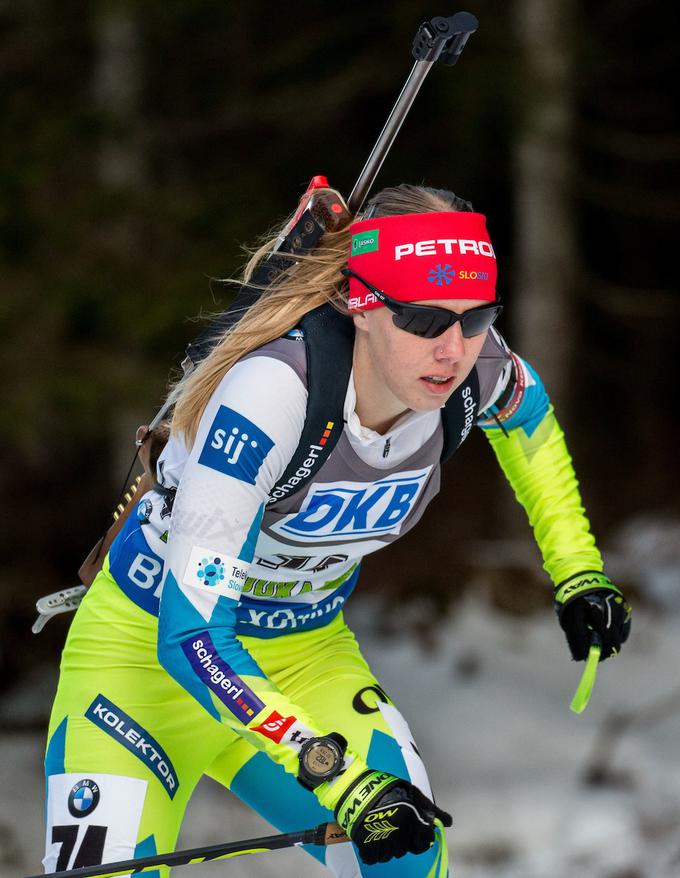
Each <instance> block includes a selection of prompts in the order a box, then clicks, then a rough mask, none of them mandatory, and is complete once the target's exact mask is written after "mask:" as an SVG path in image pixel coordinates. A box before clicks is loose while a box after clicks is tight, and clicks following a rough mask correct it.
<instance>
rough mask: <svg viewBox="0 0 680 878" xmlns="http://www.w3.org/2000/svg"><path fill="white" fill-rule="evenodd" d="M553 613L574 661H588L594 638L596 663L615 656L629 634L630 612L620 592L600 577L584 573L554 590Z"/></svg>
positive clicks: (572, 577) (606, 579)
mask: <svg viewBox="0 0 680 878" xmlns="http://www.w3.org/2000/svg"><path fill="white" fill-rule="evenodd" d="M555 612H556V613H557V618H558V619H559V621H560V625H561V626H562V628H563V630H564V633H565V634H566V635H567V642H568V643H569V649H570V650H571V654H572V656H573V658H574V659H576V661H583V660H585V659H586V658H588V652H589V651H590V646H591V644H592V642H593V635H594V634H595V635H597V638H599V642H600V643H601V644H602V652H601V654H600V661H601V662H602V661H604V660H605V659H606V658H609V656H611V655H617V654H618V653H619V652H620V650H621V644H622V643H625V642H626V640H628V635H629V634H630V617H631V612H632V610H631V608H630V605H629V604H628V602H627V601H626V599H625V598H624V596H623V594H622V593H621V590H620V589H618V588H617V587H616V586H615V585H614V583H613V582H612V581H611V579H609V578H608V577H607V576H605V575H604V573H596V572H591V571H587V572H585V573H578V574H576V576H571V577H570V578H569V579H567V580H565V581H564V582H561V583H560V584H559V585H558V586H556V588H555Z"/></svg>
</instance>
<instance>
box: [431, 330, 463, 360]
mask: <svg viewBox="0 0 680 878" xmlns="http://www.w3.org/2000/svg"><path fill="white" fill-rule="evenodd" d="M435 340H436V341H437V342H438V344H437V347H436V348H435V352H434V355H435V358H436V359H438V360H460V359H462V357H463V355H464V354H465V339H464V338H463V330H462V329H461V327H460V323H454V324H453V326H449V328H448V329H447V330H446V332H443V333H442V334H441V335H440V336H439V337H438V338H437V339H435Z"/></svg>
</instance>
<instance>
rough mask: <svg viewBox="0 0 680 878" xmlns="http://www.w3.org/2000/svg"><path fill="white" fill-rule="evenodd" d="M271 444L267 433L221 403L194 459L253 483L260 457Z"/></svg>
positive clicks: (268, 450)
mask: <svg viewBox="0 0 680 878" xmlns="http://www.w3.org/2000/svg"><path fill="white" fill-rule="evenodd" d="M273 447H274V443H273V442H272V440H271V439H270V438H269V436H267V434H266V433H263V432H262V430H260V428H259V427H257V426H256V425H255V424H253V422H252V421H249V420H248V418H245V417H243V415H241V414H239V413H238V412H235V411H234V410H233V409H230V408H228V407H227V406H225V405H221V406H220V408H219V410H218V412H217V414H216V415H215V420H214V421H213V422H212V425H211V427H210V431H209V432H208V438H207V439H206V443H205V445H204V446H203V450H202V451H201V454H200V457H199V458H198V462H199V463H201V464H203V466H207V467H210V469H216V470H219V472H221V473H224V474H225V475H227V476H232V477H233V478H235V479H239V481H241V482H247V483H248V484H249V485H254V484H255V479H256V478H257V474H258V472H259V470H260V467H261V466H262V461H263V460H264V459H265V457H266V456H267V455H268V454H269V452H270V451H271V449H272V448H273Z"/></svg>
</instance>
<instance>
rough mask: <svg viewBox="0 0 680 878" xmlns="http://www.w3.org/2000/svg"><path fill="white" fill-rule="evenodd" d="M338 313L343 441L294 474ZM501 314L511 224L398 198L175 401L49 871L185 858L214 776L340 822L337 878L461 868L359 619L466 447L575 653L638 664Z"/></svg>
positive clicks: (250, 315)
mask: <svg viewBox="0 0 680 878" xmlns="http://www.w3.org/2000/svg"><path fill="white" fill-rule="evenodd" d="M272 246H273V241H272V242H271V243H270V245H269V246H268V247H267V246H265V247H264V248H262V249H261V250H260V251H259V252H258V253H257V254H256V255H255V257H254V258H253V260H252V262H251V265H250V266H249V268H248V270H247V271H246V277H248V276H249V274H250V273H252V270H253V268H254V265H255V264H257V263H258V260H261V259H262V258H263V256H264V255H265V254H266V253H267V252H269V251H270V250H271V248H272ZM322 305H325V306H326V308H327V309H328V310H329V311H330V309H331V308H332V307H333V306H335V309H336V310H335V311H332V312H331V313H333V314H336V313H337V311H338V309H339V310H340V311H341V312H342V313H343V314H344V315H346V316H344V317H341V318H340V317H338V318H337V321H339V322H340V323H342V325H343V326H344V331H346V332H347V331H349V332H350V333H352V332H353V334H354V339H353V342H352V343H351V345H350V348H349V354H348V357H347V359H348V364H347V365H348V371H347V373H346V374H348V375H349V380H348V381H346V379H344V378H343V379H338V380H342V381H343V382H344V383H345V385H346V386H344V387H342V388H341V391H342V395H343V398H344V408H343V414H342V418H341V419H340V420H341V423H340V424H337V423H335V422H333V421H332V420H329V421H328V423H326V424H324V429H322V430H321V432H320V435H319V436H318V439H317V440H316V441H314V442H312V443H310V445H309V451H308V453H307V457H306V458H305V459H304V460H302V463H301V465H300V467H299V468H298V469H297V470H296V473H295V474H294V475H293V476H291V477H286V479H283V481H282V476H283V475H284V473H285V472H286V469H287V466H288V464H289V461H290V459H291V457H292V456H293V455H294V452H295V451H296V448H297V447H298V442H299V439H300V436H301V433H302V431H303V427H304V425H305V420H306V417H308V411H307V403H308V386H309V387H311V384H310V383H309V382H310V381H311V380H313V377H314V376H311V375H309V374H308V371H307V359H306V355H305V352H306V341H305V338H304V333H303V332H302V331H301V330H299V329H296V327H297V326H298V325H299V323H300V320H301V318H303V317H304V315H306V314H307V313H308V312H310V311H312V309H316V308H319V307H320V306H322ZM499 311H500V306H499V305H498V299H497V296H496V260H495V256H494V251H493V248H492V245H491V242H490V240H489V237H488V234H487V230H486V225H485V218H484V217H483V216H482V215H481V214H478V213H474V212H473V211H472V209H471V207H470V205H469V204H468V203H467V202H463V201H461V200H460V199H458V198H457V197H456V196H454V195H453V194H452V193H451V192H448V191H445V190H434V189H429V188H425V187H416V186H407V185H402V186H399V187H396V188H391V189H385V190H384V191H382V192H380V193H379V194H378V195H377V196H376V197H375V198H373V199H372V201H371V202H370V203H369V206H368V208H367V210H366V211H365V213H364V214H363V217H362V218H361V219H360V220H358V221H356V222H354V223H352V225H351V226H350V227H349V228H345V229H344V230H342V231H339V232H329V233H326V234H325V235H324V237H323V238H322V240H321V243H320V245H319V246H318V247H317V248H316V249H315V250H314V252H313V253H312V254H311V255H310V256H307V257H304V258H300V259H299V260H298V261H297V262H296V263H295V264H294V265H291V266H290V267H289V269H288V271H287V272H285V273H284V275H283V276H282V277H281V278H280V279H279V280H278V281H277V282H276V283H275V285H274V286H273V287H272V288H269V289H268V290H267V291H266V292H265V293H264V294H263V295H262V297H261V298H260V299H259V301H258V302H257V304H255V305H254V306H253V307H252V308H251V309H249V310H248V311H247V312H245V313H244V315H243V316H242V317H241V319H240V321H239V322H238V323H237V324H236V326H235V327H234V328H233V329H232V330H231V331H228V332H227V333H225V334H224V336H223V337H222V338H221V339H220V340H219V342H218V343H217V344H216V345H215V347H214V348H213V349H212V351H211V353H210V354H209V355H208V356H207V357H206V358H205V359H204V360H202V361H201V363H200V364H199V365H198V367H197V368H196V369H195V370H194V371H193V372H192V373H191V374H190V375H189V377H186V378H185V379H183V380H182V381H181V382H180V383H179V384H178V385H177V386H176V387H175V388H174V390H173V394H174V403H175V405H174V415H173V420H172V429H171V435H170V439H169V441H168V443H167V445H166V447H165V448H164V450H163V453H162V454H161V457H160V459H159V461H158V465H157V472H156V476H157V480H158V481H157V484H156V486H155V488H154V490H152V491H150V492H149V493H147V494H145V496H143V497H142V498H141V499H140V500H139V502H138V504H137V507H136V514H133V515H131V516H130V518H129V520H128V522H127V524H126V526H125V527H124V529H123V530H122V531H121V533H120V535H119V536H118V537H117V539H116V541H115V542H114V543H113V545H112V547H111V550H110V552H109V554H108V556H107V558H106V561H105V563H104V567H103V569H102V571H101V572H100V573H99V575H98V576H97V578H96V579H95V581H94V583H93V585H92V587H91V588H90V590H89V591H88V593H87V595H86V596H85V599H84V601H83V603H82V605H81V606H80V608H79V610H78V612H77V615H76V618H75V619H74V622H73V624H72V626H71V629H70V632H69V635H68V641H67V644H66V647H65V649H64V653H63V659H62V664H61V677H60V681H59V687H58V691H57V695H56V699H55V703H54V707H53V710H52V717H51V722H50V728H49V741H48V746H47V753H46V761H45V765H46V776H47V838H46V855H45V860H44V865H45V868H46V870H47V871H48V872H53V871H55V870H56V871H59V870H62V869H67V868H73V867H77V866H80V865H88V864H93V863H106V862H113V861H118V860H123V859H126V858H130V857H133V856H145V855H149V854H152V853H156V852H165V851H168V850H171V849H172V848H173V846H174V844H175V841H176V837H177V833H178V830H179V826H180V822H181V820H182V816H183V814H184V811H185V808H186V806H187V802H188V801H189V797H190V796H191V793H192V791H193V790H194V787H195V786H196V783H197V782H198V780H199V779H200V777H201V776H202V775H203V774H207V775H209V776H210V777H212V778H214V779H215V780H217V781H219V782H220V783H222V784H224V785H225V786H226V787H228V788H229V789H231V790H233V792H234V793H236V795H237V796H239V797H240V798H241V799H242V800H243V801H244V802H246V803H248V805H250V806H251V807H252V808H254V809H255V810H256V811H257V812H258V813H259V814H261V815H262V816H263V817H264V818H265V819H266V820H268V821H270V822H271V823H272V824H273V825H274V826H276V827H278V829H279V830H282V831H291V830H297V829H302V828H306V827H310V826H315V825H317V824H319V823H322V822H324V821H328V820H333V819H336V820H337V821H338V822H339V823H340V825H341V826H342V827H343V829H344V830H345V831H346V833H347V834H348V835H349V836H350V837H351V839H352V842H353V844H351V845H350V844H337V845H333V846H330V847H321V846H319V847H314V846H312V847H310V848H308V850H309V852H310V853H311V854H312V855H313V856H315V857H317V858H318V859H319V860H320V861H322V862H325V863H326V865H327V866H328V867H329V868H330V869H331V870H332V872H334V873H335V874H336V875H337V876H343V878H348V876H359V875H363V876H365V875H374V874H375V875H381V876H388V875H389V876H395V878H396V876H421V878H425V876H443V875H445V874H446V873H447V857H446V844H445V839H444V835H443V829H442V825H450V817H449V816H448V814H446V813H445V812H443V811H441V810H440V809H439V808H438V807H437V806H436V805H435V804H434V795H433V792H432V788H431V786H430V781H429V779H428V776H427V772H426V769H425V767H424V765H423V762H422V761H421V759H420V757H419V755H418V750H417V748H416V745H415V744H414V741H413V737H412V735H411V733H410V731H409V728H408V726H407V724H406V721H405V720H404V718H403V717H402V715H401V714H400V713H399V711H398V709H397V707H396V706H395V704H394V703H393V702H392V700H391V699H390V698H389V697H388V696H387V695H386V694H385V692H384V691H383V689H382V688H381V687H380V684H379V682H378V681H377V680H376V678H375V677H374V676H373V674H372V673H371V671H370V669H369V667H368V666H367V664H366V662H365V661H364V659H363V658H362V655H361V652H360V651H359V647H358V645H357V642H356V640H355V638H354V636H353V634H352V632H351V631H350V630H349V629H348V627H347V625H346V624H345V622H344V619H343V613H342V609H343V606H344V604H345V601H346V600H347V598H348V597H349V595H350V594H351V592H352V591H353V590H354V587H355V585H356V583H357V579H358V574H359V564H360V561H361V559H362V557H363V556H364V555H366V554H368V553H369V552H374V551H376V550H377V549H380V548H382V547H384V546H386V545H387V544H389V543H391V542H392V541H393V540H395V539H397V538H398V537H399V536H401V535H402V534H405V533H406V532H407V531H409V530H410V529H411V528H412V527H413V526H414V525H415V524H416V523H417V522H418V520H419V519H420V517H421V516H422V514H423V511H424V509H425V507H426V506H427V504H428V503H429V502H430V500H432V499H433V498H434V496H435V495H436V494H437V492H438V489H439V482H440V458H441V456H442V448H443V445H444V442H445V439H446V441H447V442H448V443H449V444H450V445H451V444H452V446H453V448H455V447H456V446H457V445H459V444H460V443H461V442H462V441H463V440H464V439H465V438H466V436H467V435H468V433H469V432H470V429H471V427H472V426H473V425H474V424H477V425H478V426H480V427H481V428H482V429H483V430H484V432H485V433H486V435H487V437H488V439H489V441H490V442H491V445H492V447H493V449H494V451H495V453H496V456H497V457H498V460H499V462H500V464H501V466H502V468H503V470H504V472H505V473H506V475H507V477H508V479H509V480H510V482H511V484H512V487H513V488H514V490H515V492H516V494H517V497H518V499H519V501H520V502H521V504H522V505H523V506H524V507H525V509H526V511H527V513H528V516H529V519H530V522H531V524H532V526H533V528H534V532H535V534H536V539H537V542H538V544H539V547H540V549H541V551H542V554H543V558H544V561H545V567H546V569H547V571H548V573H549V574H550V576H551V578H552V580H553V582H554V583H555V606H556V609H557V612H558V616H559V621H560V624H561V626H562V628H563V629H564V631H565V632H566V635H567V638H568V641H569V646H570V649H571V652H572V655H573V657H574V658H575V659H577V660H583V659H584V658H585V657H586V655H587V653H588V650H589V646H590V638H591V636H592V635H593V632H596V633H597V634H599V636H600V638H601V641H602V644H603V648H602V658H606V657H608V656H610V655H614V654H616V652H617V651H618V650H619V649H620V647H621V643H622V642H623V641H625V639H626V637H627V636H628V631H629V627H630V609H629V607H628V605H627V604H626V602H625V601H624V598H623V596H622V594H621V592H620V590H619V589H618V588H617V587H616V586H615V585H614V584H613V583H612V582H611V581H610V580H609V579H608V578H607V577H606V576H605V575H604V574H603V573H602V560H601V557H600V553H599V552H598V550H597V548H596V546H595V541H594V539H593V537H592V535H591V533H590V530H589V525H588V521H587V519H586V517H585V515H584V510H583V508H582V505H581V500H580V497H579V493H578V489H577V482H576V479H575V476H574V472H573V469H572V466H571V461H570V458H569V455H568V453H567V450H566V447H565V444H564V439H563V434H562V431H561V429H560V427H559V425H558V423H557V421H556V420H555V416H554V414H553V411H552V407H551V405H550V403H549V400H548V397H547V395H546V392H545V390H544V388H543V386H542V384H541V381H540V379H539V377H538V375H537V374H536V372H535V371H534V370H533V369H532V368H531V366H529V365H528V364H527V363H526V362H525V361H523V360H522V359H521V358H520V357H518V356H517V355H516V354H514V353H513V352H512V351H510V350H509V349H508V347H507V346H506V344H505V342H504V341H503V339H502V338H501V336H500V335H499V334H498V332H497V331H496V330H495V329H493V328H492V324H493V322H494V320H495V318H496V316H497V315H498V313H499ZM337 321H336V322H337ZM331 322H332V321H331ZM329 325H330V324H329ZM348 328H349V330H348ZM329 331H330V330H329ZM329 338H330V337H329ZM350 339H351V335H350ZM331 349H332V347H331V346H330V341H329V350H331ZM350 360H351V362H349V361H350ZM350 367H351V372H350V371H349V368H350ZM316 368H319V367H318V366H317V367H316ZM322 368H323V369H325V370H328V371H329V372H330V373H331V374H334V372H335V370H336V369H337V370H338V374H341V372H342V370H340V369H338V363H337V362H333V361H329V360H328V359H327V360H326V361H325V362H324V363H323V364H322ZM445 403H446V406H445ZM444 406H445V407H444ZM444 415H445V417H444ZM342 421H344V423H342ZM334 429H339V430H341V434H340V439H339V441H338V443H337V445H336V446H335V447H334V449H333V451H332V453H331V455H330V456H329V457H328V458H327V459H325V460H322V458H321V455H320V452H321V449H322V448H323V446H324V443H325V441H326V439H327V438H328V435H330V433H331V432H332V431H333V430H334ZM445 434H446V435H445ZM305 453H306V452H305ZM319 461H321V462H320V465H319V466H318V468H315V467H317V462H319ZM300 485H302V486H300ZM293 489H295V490H293ZM426 577H427V572H426V571H424V578H425V582H424V583H423V586H424V587H427V582H426ZM374 864H380V865H374Z"/></svg>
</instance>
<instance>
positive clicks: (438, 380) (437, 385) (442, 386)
mask: <svg viewBox="0 0 680 878" xmlns="http://www.w3.org/2000/svg"><path fill="white" fill-rule="evenodd" d="M420 380H421V381H422V382H423V384H424V385H425V386H426V387H427V389H428V390H429V391H430V392H431V393H448V392H449V391H450V390H451V388H452V387H453V382H454V381H455V380H456V378H455V375H424V376H423V377H422V378H421V379H420Z"/></svg>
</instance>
